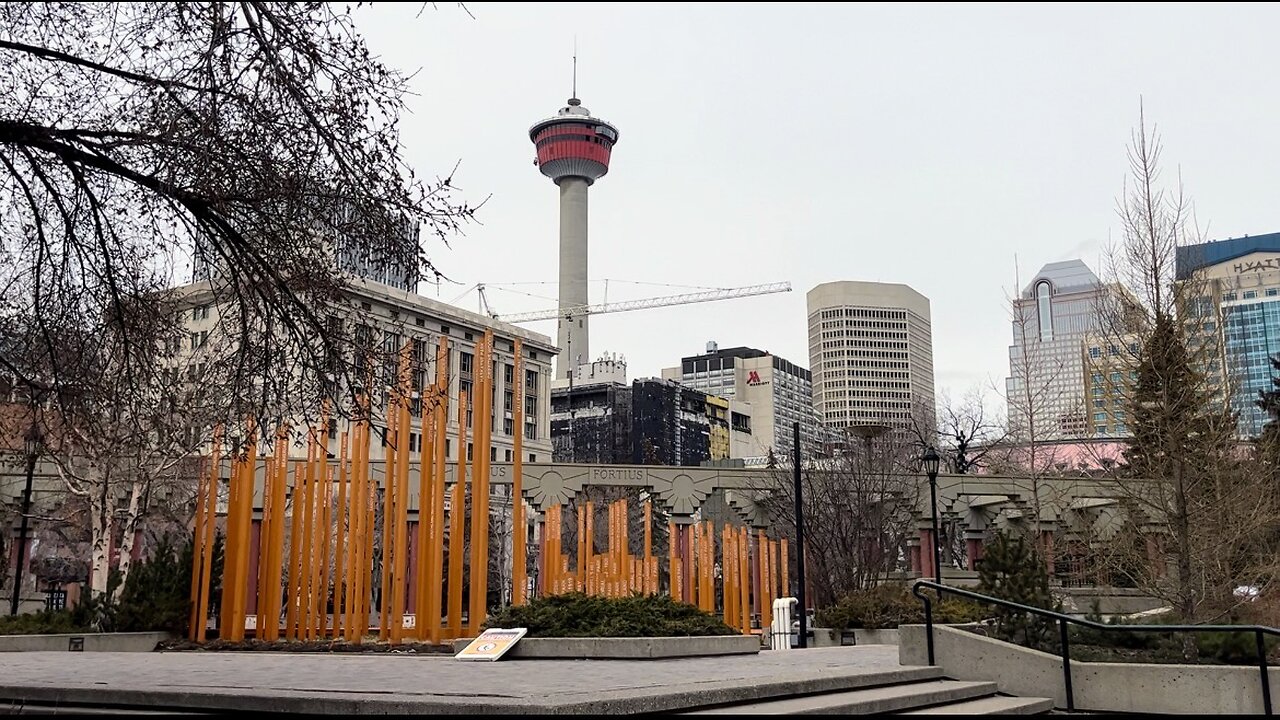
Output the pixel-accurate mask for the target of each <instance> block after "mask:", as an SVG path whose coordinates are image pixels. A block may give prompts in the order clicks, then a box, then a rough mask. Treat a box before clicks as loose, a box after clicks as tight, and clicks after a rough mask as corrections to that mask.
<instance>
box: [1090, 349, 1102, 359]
mask: <svg viewBox="0 0 1280 720" xmlns="http://www.w3.org/2000/svg"><path fill="white" fill-rule="evenodd" d="M1089 357H1091V358H1093V359H1094V360H1097V359H1098V358H1100V357H1102V348H1100V347H1091V348H1089Z"/></svg>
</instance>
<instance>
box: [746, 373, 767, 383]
mask: <svg viewBox="0 0 1280 720" xmlns="http://www.w3.org/2000/svg"><path fill="white" fill-rule="evenodd" d="M747 384H748V385H763V384H764V381H763V380H761V379H760V373H759V372H758V371H756V370H749V371H748V372H747Z"/></svg>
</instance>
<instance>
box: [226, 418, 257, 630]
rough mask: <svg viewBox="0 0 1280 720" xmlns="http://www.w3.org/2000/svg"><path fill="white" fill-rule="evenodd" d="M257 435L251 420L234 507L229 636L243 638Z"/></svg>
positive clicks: (247, 590) (247, 588) (247, 589)
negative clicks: (233, 591)
mask: <svg viewBox="0 0 1280 720" xmlns="http://www.w3.org/2000/svg"><path fill="white" fill-rule="evenodd" d="M256 438H257V436H256V435H255V432H254V428H253V426H252V424H251V425H250V426H249V441H248V447H247V449H246V451H245V458H244V460H243V462H242V467H241V472H240V478H241V479H240V484H241V491H240V503H239V507H238V508H237V518H236V520H237V522H236V528H237V531H238V533H237V534H238V537H237V538H236V540H237V542H236V574H237V575H238V577H237V579H236V594H235V596H234V598H233V600H234V602H235V617H234V618H233V623H234V625H233V627H232V638H233V639H234V640H236V641H240V640H243V639H244V618H245V607H246V603H247V600H248V592H249V549H250V548H249V545H250V537H251V535H250V532H249V531H250V528H251V527H252V526H253V489H254V488H253V486H254V470H255V468H254V465H255V458H256V452H255V450H256V447H257V439H256Z"/></svg>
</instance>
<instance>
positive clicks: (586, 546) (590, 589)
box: [579, 500, 600, 595]
mask: <svg viewBox="0 0 1280 720" xmlns="http://www.w3.org/2000/svg"><path fill="white" fill-rule="evenodd" d="M595 515H596V506H595V503H593V502H591V501H590V500H588V501H587V502H586V516H587V517H586V521H585V522H584V523H583V525H584V527H583V531H582V532H583V535H585V537H586V542H584V543H583V545H582V552H583V557H584V558H586V564H587V587H586V588H585V590H584V592H586V593H587V594H588V595H595V594H597V593H598V592H600V590H599V588H598V587H597V586H598V585H599V584H600V573H599V569H598V568H597V567H596V552H595V546H596V535H595V532H596V529H595V520H596V518H595ZM579 562H581V561H579Z"/></svg>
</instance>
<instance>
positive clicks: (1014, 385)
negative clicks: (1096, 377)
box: [1005, 260, 1123, 442]
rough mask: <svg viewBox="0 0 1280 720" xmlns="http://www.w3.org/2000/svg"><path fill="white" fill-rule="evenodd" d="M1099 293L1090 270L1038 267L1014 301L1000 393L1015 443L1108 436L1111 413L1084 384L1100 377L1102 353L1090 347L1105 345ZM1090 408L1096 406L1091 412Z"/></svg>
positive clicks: (1072, 265) (1075, 263)
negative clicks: (1100, 326) (1005, 374)
mask: <svg viewBox="0 0 1280 720" xmlns="http://www.w3.org/2000/svg"><path fill="white" fill-rule="evenodd" d="M1104 292H1105V291H1104V290H1103V287H1102V285H1101V284H1100V283H1099V281H1098V277H1097V276H1096V275H1094V274H1093V271H1092V270H1090V269H1089V267H1088V266H1087V265H1085V264H1084V263H1083V262H1081V261H1080V260H1065V261H1062V262H1055V263H1049V264H1048V265H1045V266H1044V267H1043V268H1041V269H1040V272H1039V273H1037V274H1036V276H1035V277H1034V278H1032V279H1031V282H1029V283H1027V285H1026V287H1024V288H1022V292H1021V295H1020V296H1019V297H1018V298H1017V299H1016V300H1015V301H1014V307H1013V317H1012V325H1013V344H1012V345H1010V346H1009V377H1008V378H1007V379H1006V380H1005V390H1006V397H1007V401H1008V407H1009V430H1010V432H1011V433H1012V434H1013V436H1014V438H1015V439H1018V440H1021V441H1024V442H1025V441H1044V440H1071V439H1078V438H1084V437H1092V436H1097V435H1107V434H1111V432H1110V431H1111V427H1110V424H1109V420H1110V419H1111V415H1112V413H1111V410H1112V409H1111V408H1109V407H1107V408H1103V407H1102V405H1101V404H1099V403H1103V404H1105V400H1104V398H1103V395H1104V393H1103V392H1102V391H1101V390H1102V389H1101V387H1099V388H1098V389H1095V390H1094V395H1095V396H1096V398H1095V399H1094V401H1093V403H1090V398H1089V396H1088V395H1087V394H1086V393H1087V391H1088V388H1087V387H1086V381H1087V380H1088V378H1090V377H1091V376H1092V375H1093V374H1095V373H1097V372H1099V370H1098V367H1096V366H1100V361H1101V360H1103V359H1104V358H1103V357H1102V356H1103V355H1104V354H1105V353H1103V352H1101V351H1100V350H1098V349H1096V348H1093V347H1092V346H1094V345H1098V346H1101V347H1104V348H1105V347H1107V346H1108V344H1107V343H1102V342H1100V340H1099V338H1098V333H1099V329H1098V307H1099V302H1100V300H1101V297H1102V294H1103V293H1104ZM1086 347H1089V349H1088V350H1086ZM1110 347H1111V349H1112V350H1111V354H1116V353H1115V349H1114V348H1115V346H1114V344H1111V345H1110ZM1091 384H1094V385H1096V384H1097V383H1091ZM1094 404H1099V406H1098V408H1097V410H1096V411H1095V410H1094V408H1093V407H1092V405H1094ZM1120 412H1123V411H1120ZM1092 415H1098V416H1099V417H1097V418H1094V417H1093V416H1092Z"/></svg>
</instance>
